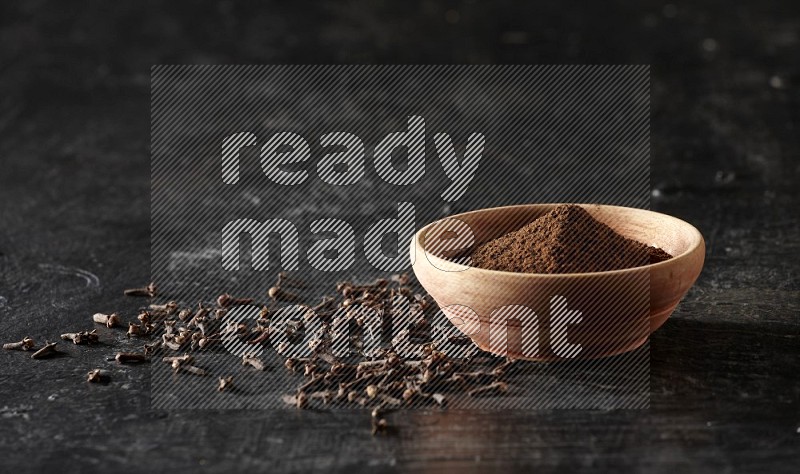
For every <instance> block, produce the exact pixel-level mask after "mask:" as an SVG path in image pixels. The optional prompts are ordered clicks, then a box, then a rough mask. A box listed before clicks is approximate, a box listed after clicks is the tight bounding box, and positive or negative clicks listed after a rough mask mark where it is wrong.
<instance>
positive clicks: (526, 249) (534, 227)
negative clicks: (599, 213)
mask: <svg viewBox="0 0 800 474" xmlns="http://www.w3.org/2000/svg"><path fill="white" fill-rule="evenodd" d="M471 257H472V266H474V267H478V268H484V269H487V270H500V271H507V272H518V273H548V274H554V273H586V272H604V271H611V270H621V269H624V268H634V267H640V266H644V265H648V264H652V263H658V262H662V261H664V260H668V259H670V258H672V255H670V254H668V253H667V252H665V251H663V250H661V249H659V248H656V247H651V246H648V245H645V244H643V243H641V242H637V241H635V240H632V239H629V238H627V237H624V236H622V235H620V234H618V233H617V232H616V231H614V230H613V229H612V228H611V227H609V226H608V225H606V224H604V223H602V222H600V221H598V220H597V219H595V218H594V217H592V216H591V214H589V213H588V212H587V211H586V210H585V209H584V208H582V207H580V206H577V205H574V204H564V205H559V206H556V207H555V208H553V209H552V210H551V211H550V212H548V213H546V214H544V215H542V216H540V217H539V218H538V219H536V220H534V221H533V222H531V223H529V224H527V225H525V226H524V227H522V228H521V229H519V230H517V231H515V232H511V233H508V234H506V235H503V236H501V237H498V238H496V239H494V240H491V241H489V242H486V243H484V244H482V245H480V246H478V247H477V248H476V249H475V251H474V252H473V253H472V255H471Z"/></svg>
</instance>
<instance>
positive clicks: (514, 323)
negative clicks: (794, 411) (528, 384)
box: [411, 204, 705, 361]
mask: <svg viewBox="0 0 800 474" xmlns="http://www.w3.org/2000/svg"><path fill="white" fill-rule="evenodd" d="M557 205H558V204H530V205H521V206H509V207H499V208H493V209H483V210H479V211H472V212H466V213H463V214H458V215H455V216H451V217H448V218H446V219H443V220H440V221H436V222H433V223H431V224H428V225H427V226H425V227H423V228H422V229H420V230H419V232H417V234H416V235H415V236H414V240H413V242H412V244H411V261H412V263H413V269H414V273H415V274H416V276H417V279H418V280H419V281H420V283H421V284H422V286H423V287H425V289H426V290H427V291H428V293H429V294H430V295H431V296H432V297H433V298H434V299H435V300H436V303H437V304H438V305H439V307H440V308H441V309H442V312H443V313H444V314H445V316H446V317H447V318H448V319H449V320H450V321H451V322H452V323H454V324H455V325H456V326H458V328H459V329H460V330H461V331H462V332H463V333H464V334H466V335H468V336H469V337H470V338H471V339H472V340H473V341H474V342H475V344H477V346H478V347H480V348H481V349H483V350H487V351H490V352H493V353H496V354H499V355H507V356H510V357H514V358H520V359H529V360H540V361H549V360H563V359H565V358H580V359H588V358H597V357H606V356H610V355H614V354H620V353H623V352H627V351H630V350H633V349H636V348H637V347H639V346H641V345H642V344H643V343H644V342H645V341H646V340H647V338H648V337H649V335H650V334H651V333H652V332H653V331H655V330H656V329H658V328H659V327H660V326H661V325H662V324H664V321H666V320H667V318H668V317H669V315H670V314H672V312H673V311H674V310H675V307H676V306H677V305H678V303H679V302H680V300H681V298H683V296H684V295H685V294H686V292H687V291H688V290H689V288H690V287H691V286H692V285H693V284H694V282H695V281H696V280H697V277H698V276H699V275H700V271H701V270H702V268H703V261H704V257H705V243H704V241H703V236H702V235H700V232H698V230H697V229H695V228H694V227H693V226H691V225H689V224H687V223H686V222H684V221H682V220H680V219H677V218H675V217H671V216H668V215H665V214H660V213H657V212H652V211H647V210H642V209H632V208H626V207H617V206H604V205H594V204H581V207H583V208H584V209H586V211H588V212H589V213H590V214H591V215H592V216H593V217H594V218H595V219H597V220H599V221H601V222H604V223H605V224H607V225H609V226H610V227H611V228H613V229H614V230H615V231H617V232H618V233H620V234H622V235H624V236H626V237H628V238H631V239H634V240H638V241H639V242H643V243H645V244H648V245H653V246H656V247H659V248H661V249H663V250H665V251H666V252H668V253H669V254H671V255H672V256H673V258H672V259H670V260H666V261H664V262H660V263H656V264H652V265H647V266H643V267H637V268H629V269H624V270H615V271H607V272H596V273H567V274H552V275H550V274H534V273H513V272H503V271H495V270H484V269H480V268H474V267H470V266H469V265H468V264H466V263H468V262H465V261H463V258H462V259H461V260H459V259H457V258H455V257H454V256H455V255H458V254H461V255H465V254H468V253H469V252H470V251H471V249H472V248H474V247H475V246H477V245H480V244H482V243H484V242H487V241H489V240H491V239H494V238H496V237H499V236H501V235H504V234H506V233H508V232H512V231H514V230H517V229H519V228H520V227H522V226H524V225H525V224H527V223H529V222H531V221H533V220H534V219H536V218H537V217H539V216H540V215H542V214H545V213H546V212H548V211H550V210H551V209H552V208H553V207H555V206H557ZM448 229H449V230H450V231H451V232H449V233H448V232H447V231H445V230H448ZM465 229H467V231H466V232H465ZM470 232H471V234H472V235H471V236H470V235H469V233H470ZM454 236H457V238H454ZM448 239H449V240H448ZM447 242H450V246H451V247H456V249H450V250H449V251H447V250H446V249H445V248H446V247H447ZM426 249H427V251H426ZM456 250H461V252H458V251H456Z"/></svg>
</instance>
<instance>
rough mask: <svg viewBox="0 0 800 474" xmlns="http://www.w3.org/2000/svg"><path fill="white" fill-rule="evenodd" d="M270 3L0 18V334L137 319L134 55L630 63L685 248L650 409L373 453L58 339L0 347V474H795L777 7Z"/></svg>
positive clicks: (412, 431) (791, 63)
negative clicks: (157, 401) (157, 397)
mask: <svg viewBox="0 0 800 474" xmlns="http://www.w3.org/2000/svg"><path fill="white" fill-rule="evenodd" d="M292 5H293V4H291V3H289V2H286V3H284V4H281V5H261V6H258V7H257V6H256V5H255V3H254V2H243V3H241V4H235V5H234V4H233V3H229V2H216V3H208V4H205V5H204V6H194V5H192V4H190V3H189V2H139V3H130V4H128V5H124V6H123V5H116V4H111V3H108V2H88V3H86V4H83V5H81V6H80V7H78V6H77V5H75V6H68V5H67V4H66V3H65V2H35V1H34V2H20V3H19V4H17V5H14V4H8V3H4V5H3V6H0V18H2V20H0V21H2V24H0V38H2V41H0V87H2V89H1V90H2V91H3V94H2V96H0V163H2V167H0V270H2V274H0V277H1V279H0V336H2V341H3V342H6V341H13V340H18V339H20V338H22V337H23V336H25V335H30V336H32V337H34V338H35V339H36V340H37V341H42V340H44V339H46V338H49V339H54V338H55V337H57V335H58V334H60V333H61V332H62V330H63V328H67V327H75V326H79V327H83V326H86V324H85V322H86V321H87V318H88V317H89V315H90V314H92V313H93V312H95V311H97V310H110V309H120V310H122V311H127V312H131V311H133V310H134V309H135V308H136V307H137V306H138V304H139V303H140V302H136V301H125V300H123V299H122V298H121V297H120V295H121V291H122V289H123V288H124V287H126V286H128V285H129V284H131V283H138V282H144V281H146V280H147V278H148V274H149V243H150V236H149V151H148V147H149V89H148V86H149V83H148V81H149V79H148V77H149V76H148V75H149V69H150V66H151V65H152V64H157V63H193V62H199V63H262V62H264V63H270V62H272V63H309V62H310V63H331V62H334V63H338V62H343V63H379V64H380V63H395V62H397V63H416V62H422V63H504V62H508V63H563V62H569V63H580V62H589V63H649V64H652V104H653V108H652V122H651V123H652V157H653V169H652V186H653V189H654V191H653V200H652V206H653V208H654V209H656V210H659V211H662V212H666V213H669V214H673V215H676V216H678V217H681V218H683V219H685V220H688V221H689V222H692V223H694V224H695V225H696V226H697V227H698V228H699V229H700V230H701V231H702V232H703V234H704V236H705V237H706V242H707V245H708V255H707V260H706V267H705V270H704V272H703V274H702V275H701V277H700V280H699V281H698V284H697V285H696V287H695V288H694V289H693V290H692V291H691V292H690V294H689V295H688V296H687V298H686V299H685V300H684V302H683V303H682V304H681V306H680V307H679V309H678V310H677V311H676V312H675V314H674V315H673V316H672V318H671V319H670V320H669V321H668V322H667V323H666V324H665V325H664V327H663V328H662V329H660V330H659V331H658V332H657V333H656V334H655V335H654V336H653V338H652V340H651V354H652V357H651V361H652V362H651V388H652V395H651V408H650V409H649V410H645V411H611V412H601V411H594V412H586V411H569V410H566V411H551V412H528V413H514V414H503V413H497V412H492V413H467V414H464V413H458V414H456V413H448V412H444V413H435V412H427V413H426V412H409V413H406V414H401V415H396V416H393V417H392V418H391V421H392V422H393V423H395V424H396V425H397V426H398V433H397V435H396V436H394V437H388V438H373V437H371V436H370V434H369V429H368V423H369V421H368V418H367V417H365V416H364V415H363V414H351V413H345V412H333V413H312V412H299V413H296V412H293V411H290V412H284V411H226V412H211V411H199V412H192V411H166V412H162V411H154V410H151V409H150V408H149V386H148V379H147V373H148V371H147V370H142V368H141V367H120V368H117V367H115V366H113V365H109V367H110V368H112V370H113V373H112V382H111V383H109V384H108V385H93V386H87V384H86V383H85V382H84V379H83V377H84V374H85V372H86V371H87V370H88V369H89V368H91V367H93V366H96V365H98V364H104V363H105V362H102V361H103V360H104V358H105V356H106V355H107V353H108V352H109V351H110V349H109V347H108V346H100V347H96V348H89V349H83V348H78V347H71V346H66V345H65V344H62V347H63V348H64V350H65V352H66V353H67V355H65V356H63V357H60V358H58V359H54V360H49V361H33V360H30V359H29V358H28V357H27V356H26V355H25V354H20V353H15V352H6V351H3V352H2V353H0V387H2V388H0V394H1V395H0V396H1V397H2V399H1V400H2V401H0V465H1V466H2V470H3V471H4V472H28V471H31V472H43V471H48V470H49V471H68V472H79V471H80V472H83V471H89V470H94V471H112V470H113V471H117V472H127V471H137V470H147V471H156V472H164V471H178V470H186V471H188V470H195V469H205V470H210V471H225V470H231V469H234V468H235V469H238V470H244V469H250V470H270V471H271V472H272V471H301V470H310V469H316V470H320V471H348V472H366V471H368V470H371V469H373V468H381V469H383V470H398V471H399V470H408V469H410V470H416V471H438V470H455V469H462V470H489V469H492V468H499V467H503V468H509V469H511V470H515V469H516V470H520V471H522V470H528V471H529V470H532V468H535V469H536V470H538V471H542V470H544V471H550V470H555V469H556V468H568V469H569V470H571V471H588V470H591V469H600V470H606V471H609V472H616V471H621V470H629V471H648V472H665V471H673V470H680V471H687V472H691V471H709V472H738V471H747V472H795V471H796V469H797V465H798V462H799V461H800V401H799V400H800V380H798V376H797V374H798V362H800V357H799V356H800V321H799V320H798V316H797V314H798V309H800V304H799V303H800V302H799V301H798V291H800V288H798V270H797V268H798V261H800V259H798V256H797V253H798V250H799V246H800V238H799V234H798V228H799V227H800V221H798V212H797V207H798V204H800V199H799V198H798V197H797V194H796V188H797V187H796V181H797V179H798V178H799V177H800V162H798V160H797V156H798V153H800V146H798V140H797V129H798V127H800V117H798V110H800V94H798V92H797V86H798V84H799V83H800V65H799V64H798V61H797V58H798V57H799V56H800V54H799V53H800V48H798V45H800V15H798V6H797V3H796V2H775V1H764V2H757V3H753V4H750V5H748V6H743V5H732V4H730V2H713V1H704V2H692V3H691V4H689V3H688V2H687V4H671V5H667V4H665V3H662V2H653V1H646V2H613V4H612V5H603V4H601V3H600V2H597V3H596V4H592V5H590V6H588V7H587V8H588V10H587V9H582V8H580V7H579V5H580V4H579V3H578V2H570V3H563V2H560V3H559V4H558V6H556V3H555V2H554V3H553V4H552V5H549V6H548V5H533V4H528V3H522V2H520V4H513V3H512V2H493V3H491V4H482V3H478V2H445V3H443V4H437V3H433V2H397V3H396V4H394V6H382V7H378V6H375V5H371V4H367V3H366V2H365V3H349V4H346V5H338V6H334V5H332V4H331V5H327V6H321V7H318V8H314V9H311V8H305V7H300V6H292ZM450 10H452V11H450ZM485 204H486V205H487V206H488V205H501V204H504V203H501V202H487V203H485ZM104 334H116V337H117V338H118V339H119V343H120V344H121V345H125V344H128V343H127V342H125V341H124V340H123V338H122V337H120V336H119V334H120V333H110V332H109V333H104ZM108 337H113V336H108Z"/></svg>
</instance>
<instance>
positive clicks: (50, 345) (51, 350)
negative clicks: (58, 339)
mask: <svg viewBox="0 0 800 474" xmlns="http://www.w3.org/2000/svg"><path fill="white" fill-rule="evenodd" d="M56 344H57V343H55V342H47V343H45V345H44V347H42V348H41V349H39V350H38V351H36V352H34V353H33V354H31V359H46V358H48V357H52V356H54V355H56V354H58V351H57V350H56Z"/></svg>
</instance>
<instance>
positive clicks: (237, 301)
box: [217, 293, 253, 308]
mask: <svg viewBox="0 0 800 474" xmlns="http://www.w3.org/2000/svg"><path fill="white" fill-rule="evenodd" d="M252 302H253V298H234V297H233V296H231V295H229V294H228V293H223V294H221V295H219V296H218V297H217V305H218V306H220V307H222V308H228V307H231V306H241V305H246V304H250V303H252Z"/></svg>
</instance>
